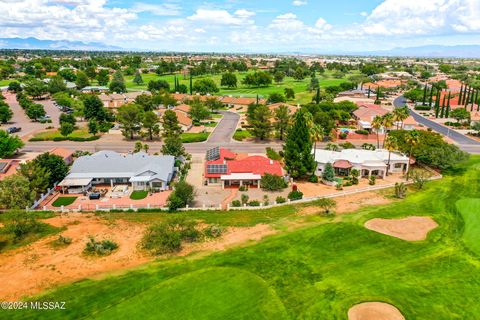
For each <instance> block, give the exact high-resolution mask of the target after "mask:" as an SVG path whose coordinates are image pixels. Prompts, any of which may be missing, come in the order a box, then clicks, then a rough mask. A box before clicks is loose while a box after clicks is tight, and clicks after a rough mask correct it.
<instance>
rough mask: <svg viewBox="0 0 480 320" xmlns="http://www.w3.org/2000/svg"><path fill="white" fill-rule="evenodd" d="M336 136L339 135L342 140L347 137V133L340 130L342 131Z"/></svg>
mask: <svg viewBox="0 0 480 320" xmlns="http://www.w3.org/2000/svg"><path fill="white" fill-rule="evenodd" d="M338 137H339V138H340V139H342V140H345V139H347V137H348V134H346V133H345V132H342V133H340V134H339V135H338Z"/></svg>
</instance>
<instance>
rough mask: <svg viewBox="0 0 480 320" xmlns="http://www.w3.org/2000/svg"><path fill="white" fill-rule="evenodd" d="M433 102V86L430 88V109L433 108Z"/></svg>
mask: <svg viewBox="0 0 480 320" xmlns="http://www.w3.org/2000/svg"><path fill="white" fill-rule="evenodd" d="M432 103H433V86H432V88H431V89H430V100H428V106H429V107H430V109H432Z"/></svg>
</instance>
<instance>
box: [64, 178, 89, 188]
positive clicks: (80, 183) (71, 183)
mask: <svg viewBox="0 0 480 320" xmlns="http://www.w3.org/2000/svg"><path fill="white" fill-rule="evenodd" d="M92 180H93V179H92V178H67V179H64V180H62V182H60V183H59V184H58V186H60V187H86V186H88V185H89V184H90V183H91V182H92Z"/></svg>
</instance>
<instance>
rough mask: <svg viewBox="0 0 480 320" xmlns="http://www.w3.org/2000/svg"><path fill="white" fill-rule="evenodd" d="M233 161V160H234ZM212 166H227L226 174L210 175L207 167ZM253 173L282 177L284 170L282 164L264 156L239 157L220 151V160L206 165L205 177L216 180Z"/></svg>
mask: <svg viewBox="0 0 480 320" xmlns="http://www.w3.org/2000/svg"><path fill="white" fill-rule="evenodd" d="M232 159H233V160H232ZM211 164H226V165H227V172H226V173H223V174H221V173H208V171H207V170H206V169H207V166H208V165H211ZM235 173H252V174H258V175H261V176H263V175H265V174H266V173H269V174H274V175H278V176H281V175H283V169H282V165H281V164H280V162H278V161H276V160H271V159H268V158H267V157H264V156H250V157H237V154H236V153H234V152H232V151H230V150H228V149H224V148H221V149H220V158H219V159H218V160H213V161H207V162H206V163H205V177H206V178H215V177H220V176H221V175H225V174H227V175H228V174H235Z"/></svg>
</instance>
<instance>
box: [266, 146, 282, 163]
mask: <svg viewBox="0 0 480 320" xmlns="http://www.w3.org/2000/svg"><path fill="white" fill-rule="evenodd" d="M266 152H267V157H268V158H269V159H272V160H277V161H279V160H282V156H281V155H280V153H278V152H277V151H275V150H273V149H272V148H270V147H268V148H267V149H266Z"/></svg>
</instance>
